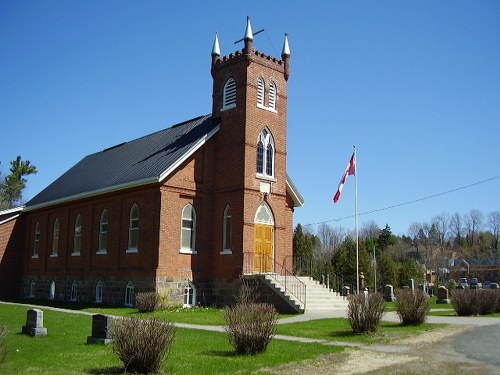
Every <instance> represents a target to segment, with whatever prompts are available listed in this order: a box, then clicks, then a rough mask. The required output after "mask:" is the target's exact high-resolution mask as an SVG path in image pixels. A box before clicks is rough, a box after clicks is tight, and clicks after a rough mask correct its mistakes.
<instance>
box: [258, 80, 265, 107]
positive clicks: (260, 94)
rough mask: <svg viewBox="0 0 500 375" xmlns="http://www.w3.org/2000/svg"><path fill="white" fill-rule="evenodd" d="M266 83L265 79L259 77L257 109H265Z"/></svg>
mask: <svg viewBox="0 0 500 375" xmlns="http://www.w3.org/2000/svg"><path fill="white" fill-rule="evenodd" d="M265 87H266V83H265V81H264V78H262V77H259V80H258V81H257V107H264V92H265Z"/></svg>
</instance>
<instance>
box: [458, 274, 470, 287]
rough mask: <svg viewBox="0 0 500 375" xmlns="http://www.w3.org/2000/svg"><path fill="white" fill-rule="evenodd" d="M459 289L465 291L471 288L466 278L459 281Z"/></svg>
mask: <svg viewBox="0 0 500 375" xmlns="http://www.w3.org/2000/svg"><path fill="white" fill-rule="evenodd" d="M457 287H458V288H460V289H465V288H468V287H469V283H468V282H467V278H466V277H461V278H460V280H458V283H457Z"/></svg>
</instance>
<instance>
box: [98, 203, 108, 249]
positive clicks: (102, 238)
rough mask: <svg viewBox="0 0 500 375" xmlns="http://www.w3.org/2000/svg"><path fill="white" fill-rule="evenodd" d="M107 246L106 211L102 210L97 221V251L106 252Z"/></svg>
mask: <svg viewBox="0 0 500 375" xmlns="http://www.w3.org/2000/svg"><path fill="white" fill-rule="evenodd" d="M107 248H108V211H106V210H102V213H101V220H100V221H99V248H98V249H97V252H98V253H103V254H106V252H107Z"/></svg>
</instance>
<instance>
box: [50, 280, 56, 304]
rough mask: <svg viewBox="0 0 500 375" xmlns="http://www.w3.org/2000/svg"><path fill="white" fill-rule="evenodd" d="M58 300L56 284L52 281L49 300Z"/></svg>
mask: <svg viewBox="0 0 500 375" xmlns="http://www.w3.org/2000/svg"><path fill="white" fill-rule="evenodd" d="M55 298H56V282H55V281H54V280H52V281H51V282H50V286H49V299H50V300H53V299H55Z"/></svg>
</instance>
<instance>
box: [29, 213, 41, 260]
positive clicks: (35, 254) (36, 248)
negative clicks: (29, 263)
mask: <svg viewBox="0 0 500 375" xmlns="http://www.w3.org/2000/svg"><path fill="white" fill-rule="evenodd" d="M39 250H40V223H38V222H37V223H36V225H35V234H34V237H33V253H32V254H31V257H32V258H38V252H39Z"/></svg>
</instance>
